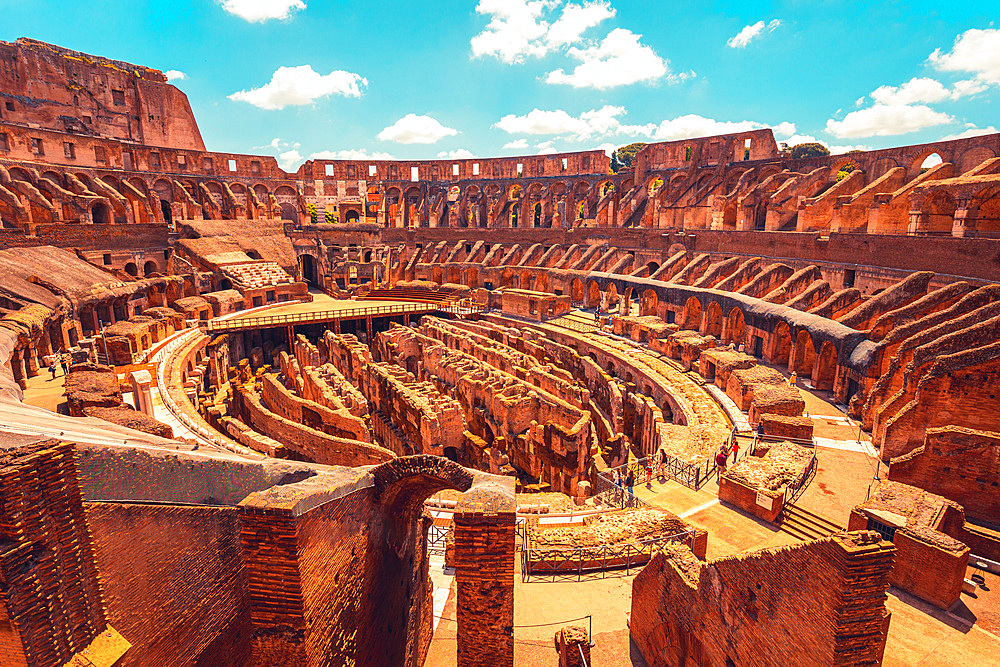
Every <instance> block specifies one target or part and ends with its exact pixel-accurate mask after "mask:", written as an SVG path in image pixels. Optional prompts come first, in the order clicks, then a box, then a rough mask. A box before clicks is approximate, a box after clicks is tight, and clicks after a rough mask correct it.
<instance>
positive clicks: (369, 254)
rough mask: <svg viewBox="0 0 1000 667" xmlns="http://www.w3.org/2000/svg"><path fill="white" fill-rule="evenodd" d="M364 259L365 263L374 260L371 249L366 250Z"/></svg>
mask: <svg viewBox="0 0 1000 667" xmlns="http://www.w3.org/2000/svg"><path fill="white" fill-rule="evenodd" d="M363 261H364V263H365V264H367V263H369V262H371V261H372V251H371V250H365V254H364V260H363Z"/></svg>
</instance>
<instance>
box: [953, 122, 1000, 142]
mask: <svg viewBox="0 0 1000 667" xmlns="http://www.w3.org/2000/svg"><path fill="white" fill-rule="evenodd" d="M997 132H1000V130H998V129H997V128H995V127H993V126H992V125H990V126H989V127H970V128H969V129H967V130H964V131H962V132H959V133H958V134H949V135H948V136H946V137H941V141H953V140H955V139H968V138H970V137H981V136H983V135H986V134H996V133H997Z"/></svg>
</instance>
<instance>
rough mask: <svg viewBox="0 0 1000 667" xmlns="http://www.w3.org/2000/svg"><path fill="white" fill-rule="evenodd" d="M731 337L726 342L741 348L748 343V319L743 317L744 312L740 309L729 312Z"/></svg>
mask: <svg viewBox="0 0 1000 667" xmlns="http://www.w3.org/2000/svg"><path fill="white" fill-rule="evenodd" d="M728 319H729V327H728V329H729V335H728V336H727V338H728V340H727V341H726V342H728V343H732V344H733V345H736V346H737V347H739V346H740V345H743V344H745V343H746V335H747V327H746V319H745V318H744V316H743V311H742V310H740V309H739V308H733V309H732V310H731V311H729V318H728Z"/></svg>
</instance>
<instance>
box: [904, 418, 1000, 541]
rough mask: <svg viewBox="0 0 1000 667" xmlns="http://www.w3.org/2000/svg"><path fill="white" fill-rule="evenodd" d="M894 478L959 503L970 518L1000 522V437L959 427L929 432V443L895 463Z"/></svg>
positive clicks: (936, 429) (995, 434)
mask: <svg viewBox="0 0 1000 667" xmlns="http://www.w3.org/2000/svg"><path fill="white" fill-rule="evenodd" d="M889 479H891V480H893V481H897V482H902V483H904V484H910V485H912V486H919V487H920V488H922V489H926V490H927V491H930V492H931V493H935V494H937V495H940V496H944V497H945V498H948V499H949V500H954V501H955V502H957V503H958V504H960V505H961V506H962V507H963V508H965V514H966V515H967V516H969V517H972V518H973V519H979V520H981V521H991V522H994V523H996V522H997V521H1000V519H998V517H1000V485H998V482H1000V433H995V432H990V431H975V430H972V429H967V428H960V427H958V426H947V427H944V428H932V429H928V430H927V435H926V437H925V439H924V444H923V445H922V446H920V447H918V448H917V449H915V450H913V451H912V452H910V453H909V454H906V455H904V456H900V457H897V458H894V459H892V462H891V465H890V466H889Z"/></svg>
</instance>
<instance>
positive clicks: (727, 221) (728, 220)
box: [722, 202, 736, 229]
mask: <svg viewBox="0 0 1000 667" xmlns="http://www.w3.org/2000/svg"><path fill="white" fill-rule="evenodd" d="M722 228H723V229H736V202H730V203H729V204H726V208H724V209H723V210H722Z"/></svg>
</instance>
